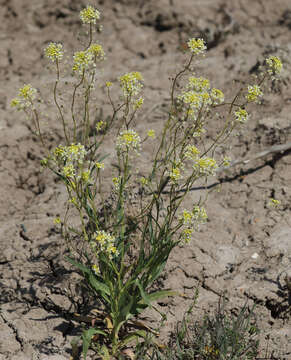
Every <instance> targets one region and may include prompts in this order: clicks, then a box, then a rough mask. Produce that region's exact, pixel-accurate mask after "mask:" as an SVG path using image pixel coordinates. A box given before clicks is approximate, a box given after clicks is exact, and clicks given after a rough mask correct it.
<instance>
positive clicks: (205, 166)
mask: <svg viewBox="0 0 291 360" xmlns="http://www.w3.org/2000/svg"><path fill="white" fill-rule="evenodd" d="M193 168H194V169H196V170H197V171H198V173H200V174H202V175H214V173H215V169H216V168H217V165H216V161H215V160H214V159H212V158H208V157H203V158H200V159H198V160H196V161H195V163H194V165H193Z"/></svg>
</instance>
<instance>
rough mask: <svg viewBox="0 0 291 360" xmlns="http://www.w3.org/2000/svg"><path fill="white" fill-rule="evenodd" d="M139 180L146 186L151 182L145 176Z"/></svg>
mask: <svg viewBox="0 0 291 360" xmlns="http://www.w3.org/2000/svg"><path fill="white" fill-rule="evenodd" d="M139 181H140V183H141V184H142V185H143V186H145V185H147V184H148V183H149V181H148V179H146V178H145V177H143V176H142V177H141V178H140V179H139Z"/></svg>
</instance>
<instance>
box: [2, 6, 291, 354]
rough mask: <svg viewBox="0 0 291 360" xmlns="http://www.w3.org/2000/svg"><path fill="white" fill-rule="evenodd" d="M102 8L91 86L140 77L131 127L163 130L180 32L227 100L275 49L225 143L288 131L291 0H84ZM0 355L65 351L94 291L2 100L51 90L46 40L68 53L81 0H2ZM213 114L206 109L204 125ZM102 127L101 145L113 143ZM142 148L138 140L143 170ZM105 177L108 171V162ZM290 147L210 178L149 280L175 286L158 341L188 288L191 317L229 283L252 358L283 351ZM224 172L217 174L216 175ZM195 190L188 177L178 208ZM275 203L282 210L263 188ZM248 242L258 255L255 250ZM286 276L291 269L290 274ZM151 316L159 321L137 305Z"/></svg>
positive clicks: (25, 138) (26, 135)
mask: <svg viewBox="0 0 291 360" xmlns="http://www.w3.org/2000/svg"><path fill="white" fill-rule="evenodd" d="M90 3H91V4H92V5H95V6H96V7H97V8H98V9H99V10H100V11H101V13H102V24H103V26H104V29H103V32H102V33H101V34H100V35H98V37H99V40H100V42H101V43H102V44H103V47H104V49H105V51H106V54H107V60H106V62H104V63H103V64H102V72H101V73H100V85H101V84H104V81H105V80H110V81H112V82H113V83H116V78H117V77H118V76H120V75H122V74H124V73H126V72H129V71H140V72H141V73H142V74H143V76H144V79H145V90H144V93H145V104H144V110H143V113H142V117H141V120H140V121H137V128H138V131H140V132H142V131H144V132H146V131H147V130H148V129H149V128H152V129H156V130H157V132H158V131H159V129H160V128H161V124H162V121H163V120H164V119H165V113H164V112H163V109H164V108H166V106H167V104H168V103H169V87H170V80H169V78H170V77H171V76H172V75H173V74H175V73H176V72H177V71H178V70H179V69H180V68H181V66H182V64H183V61H185V59H186V58H185V55H184V54H183V52H182V51H181V48H183V46H184V44H185V41H187V40H188V38H190V37H203V38H204V39H205V40H206V42H207V44H208V48H209V51H208V52H207V55H206V57H205V59H203V60H202V61H199V63H197V74H199V75H200V76H205V77H207V78H209V79H210V80H211V82H212V85H213V86H214V87H216V88H218V89H222V90H223V91H224V93H225V94H226V98H227V99H232V96H233V94H234V91H235V89H236V88H237V80H241V81H246V82H248V81H249V80H250V77H251V75H252V74H255V73H256V71H257V68H258V66H259V65H260V64H262V62H263V60H264V59H265V58H266V57H267V56H269V55H278V56H280V57H281V59H282V60H283V63H284V70H283V73H282V77H283V80H282V81H281V82H279V83H276V84H275V85H273V86H272V87H271V89H270V90H269V93H268V94H267V95H266V96H265V97H264V100H263V102H262V104H261V105H260V106H254V107H252V108H251V114H252V116H251V119H250V120H249V122H248V123H247V124H246V125H245V126H243V127H242V128H241V129H240V130H239V132H238V133H237V136H233V137H232V138H231V139H230V142H229V149H228V150H227V155H229V156H230V157H231V158H232V159H238V158H245V159H250V158H252V157H254V156H255V154H256V153H258V152H260V151H263V150H267V149H270V148H271V147H272V146H276V145H279V144H287V143H290V141H291V118H290V113H291V79H290V70H291V63H290V58H291V42H290V40H291V3H290V0H276V1H271V0H257V1H254V0H236V1H230V0H148V1H143V0H119V1H114V0H106V1H105V0H104V1H101V0H100V1H91V2H90ZM0 5H1V6H0V19H1V23H0V34H1V35H0V36H1V46H0V55H1V56H0V78H1V84H2V86H1V89H0V138H1V140H0V171H1V177H0V185H1V186H0V198H1V207H0V269H1V272H0V286H1V297H0V339H1V340H0V359H1V360H2V359H3V360H12V359H13V360H16V359H17V360H26V359H28V360H31V359H39V360H44V359H48V360H54V359H55V360H57V359H69V358H70V352H71V346H70V342H71V341H72V339H73V338H74V337H75V336H77V335H79V334H80V332H81V324H80V322H78V321H76V318H75V317H74V315H73V314H74V313H79V314H81V315H86V314H87V313H88V311H89V310H90V309H91V308H92V301H91V299H89V298H88V296H87V295H86V293H84V291H83V290H82V288H81V286H80V285H79V282H80V276H79V275H78V274H77V273H76V272H75V271H74V270H73V269H72V268H71V267H70V266H69V264H68V263H67V262H65V261H64V259H63V254H64V252H65V249H66V247H65V244H64V242H63V240H62V239H61V236H60V234H59V233H58V231H57V229H56V228H55V226H54V224H53V219H54V218H55V217H56V216H57V215H60V214H61V213H62V209H64V204H65V200H66V193H65V189H64V187H63V186H62V184H61V183H60V182H59V181H56V179H55V177H54V176H53V175H52V174H50V173H49V172H48V171H43V172H41V170H40V165H39V161H40V159H41V158H42V157H43V156H44V154H45V153H44V151H43V149H42V147H41V144H40V142H39V141H38V140H37V138H36V137H34V136H32V135H31V132H30V129H29V125H30V123H29V121H28V120H27V119H26V118H25V117H24V115H23V114H22V113H15V112H13V111H11V110H10V109H9V103H10V100H11V99H12V98H13V97H15V94H16V92H17V89H18V88H19V87H20V86H22V84H23V83H31V84H32V85H33V86H35V87H37V88H39V89H40V90H41V92H42V95H43V97H45V98H46V99H49V96H51V85H52V80H53V75H52V74H51V72H50V71H49V70H48V69H47V60H46V59H45V58H44V56H43V48H44V47H45V46H46V45H47V44H48V42H49V41H60V42H62V43H63V44H64V46H65V48H66V50H67V53H68V54H70V53H72V51H74V50H77V49H80V47H81V46H80V42H79V41H78V39H77V36H78V33H79V32H80V29H81V23H80V20H79V16H78V13H79V11H80V10H81V9H82V8H83V7H85V6H86V5H87V2H86V1H84V0H62V1H57V0H0ZM97 90H98V91H99V93H100V95H99V94H98V95H97V97H98V100H97V101H98V106H100V108H102V109H103V110H104V115H105V116H106V115H107V113H108V111H109V106H108V101H107V100H106V98H105V97H104V96H103V95H102V92H103V90H102V89H99V88H98V87H97ZM42 125H43V126H44V127H47V128H49V129H50V130H51V132H52V135H51V138H50V139H49V141H50V145H51V146H55V145H57V144H59V143H60V142H61V141H62V139H61V137H58V135H57V132H58V133H59V134H60V133H61V124H60V123H59V120H58V119H57V117H56V115H55V111H54V110H53V107H52V106H51V107H50V106H49V107H48V108H47V110H46V115H45V116H44V120H43V124H42ZM221 125H222V124H221V123H219V122H217V120H216V119H209V124H207V128H208V130H209V134H210V135H211V134H212V135H213V134H215V133H216V132H217V131H218V130H219V129H220V128H221ZM113 150H114V144H113V141H110V139H108V142H107V147H106V152H107V153H109V154H110V153H113ZM150 155H151V148H150V147H148V148H145V150H144V154H143V158H142V161H141V165H140V166H141V170H142V169H146V167H147V164H148V162H147V160H148V159H150ZM106 176H108V178H109V177H111V176H112V174H110V173H108V174H107V175H106ZM289 181H291V157H290V150H289V148H288V147H286V148H285V149H284V150H283V151H281V152H270V153H269V154H268V155H267V156H265V157H260V158H258V159H255V160H252V161H250V162H249V163H247V164H238V165H237V166H235V167H233V168H231V170H229V171H228V172H221V173H220V174H219V175H218V176H217V178H211V179H209V182H208V184H209V185H210V186H211V185H212V187H210V188H211V189H212V190H219V191H212V192H211V194H210V195H209V199H208V203H207V205H206V209H207V213H208V216H209V221H208V222H207V224H206V225H204V226H202V227H201V230H200V231H199V232H197V233H196V234H195V239H194V240H193V241H192V242H191V243H190V244H189V245H186V246H185V247H181V248H180V247H179V248H176V249H175V250H174V251H173V253H172V254H171V256H170V259H169V262H168V265H167V268H166V273H165V275H164V276H163V277H162V279H161V281H160V282H159V284H160V286H161V287H163V288H172V289H174V290H177V291H179V292H181V293H183V294H184V297H177V298H170V299H168V300H167V301H165V302H163V303H161V304H158V305H157V306H158V307H159V308H160V310H161V311H163V312H165V313H166V314H167V322H166V325H165V327H164V329H163V330H162V334H161V338H162V339H164V341H166V339H167V338H168V337H169V334H170V333H171V331H173V330H174V328H175V325H176V323H177V321H178V320H181V319H182V317H183V314H184V312H185V311H186V310H187V308H188V306H189V305H190V304H191V302H192V299H193V296H194V293H195V289H196V287H198V288H199V298H198V301H197V305H196V307H195V309H194V312H193V316H194V319H198V318H199V317H201V315H202V314H203V313H205V312H211V311H213V309H214V308H215V307H216V304H217V301H218V299H219V296H220V294H221V293H222V292H223V291H226V296H227V299H228V300H229V302H228V305H227V306H228V309H229V310H230V311H232V312H233V313H236V312H237V311H238V309H239V308H240V307H241V306H242V305H243V304H244V303H245V302H246V300H248V304H249V305H250V306H252V304H253V303H255V304H256V309H255V313H256V318H257V321H258V324H259V327H260V329H261V348H262V356H263V355H264V354H265V350H266V347H267V346H268V347H269V349H270V351H273V350H274V352H275V354H277V356H278V357H280V358H281V359H291V341H290V338H291V324H290V301H291V300H290V296H291V295H290V292H291V290H290V286H289V288H288V286H287V283H286V279H288V276H289V278H290V275H291V273H290V271H291V262H290V259H291V221H290V220H289V218H290V204H291V187H290V182H289ZM219 184H221V186H218V185H219ZM200 195H202V196H203V195H205V190H201V189H199V188H197V189H193V190H192V191H191V193H190V194H189V196H188V197H187V200H186V203H185V206H187V205H188V206H189V207H190V206H191V205H192V204H193V202H194V201H197V199H198V198H199V196H200ZM271 197H273V198H276V199H278V200H281V202H282V209H283V211H282V212H281V215H280V214H277V213H275V212H274V210H270V209H269V208H268V206H267V203H268V200H269V199H270V198H271ZM254 254H257V256H253V255H254ZM290 281H291V280H290ZM147 316H148V318H147V320H148V321H149V323H152V322H153V321H158V320H159V316H157V314H156V313H152V312H148V313H147Z"/></svg>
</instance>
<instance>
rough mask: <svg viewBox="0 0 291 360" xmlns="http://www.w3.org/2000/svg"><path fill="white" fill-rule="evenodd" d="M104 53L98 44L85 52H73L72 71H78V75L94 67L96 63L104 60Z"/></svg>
mask: <svg viewBox="0 0 291 360" xmlns="http://www.w3.org/2000/svg"><path fill="white" fill-rule="evenodd" d="M104 58H105V52H104V50H103V48H102V46H101V45H100V44H92V45H91V46H90V47H89V49H87V50H85V51H77V52H75V54H74V56H73V59H74V64H73V68H72V69H73V71H78V72H79V73H80V74H83V72H84V71H85V70H86V69H88V68H89V67H90V66H92V65H94V64H95V63H96V62H97V61H100V60H104Z"/></svg>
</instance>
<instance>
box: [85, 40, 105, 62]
mask: <svg viewBox="0 0 291 360" xmlns="http://www.w3.org/2000/svg"><path fill="white" fill-rule="evenodd" d="M87 52H88V53H89V54H92V56H93V57H94V61H95V62H96V61H97V60H104V58H105V52H104V50H103V47H102V46H101V45H100V44H97V43H96V44H92V45H91V46H90V47H89V49H88V50H87Z"/></svg>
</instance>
